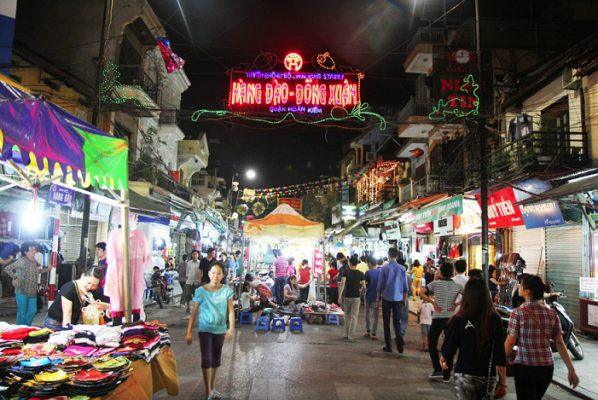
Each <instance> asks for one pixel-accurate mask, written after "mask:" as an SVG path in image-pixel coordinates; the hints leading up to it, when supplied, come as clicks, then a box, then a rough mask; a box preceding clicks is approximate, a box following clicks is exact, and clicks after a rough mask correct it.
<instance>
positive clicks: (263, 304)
mask: <svg viewBox="0 0 598 400" xmlns="http://www.w3.org/2000/svg"><path fill="white" fill-rule="evenodd" d="M258 284H260V283H259V282H258ZM260 285H262V286H265V285H264V284H260ZM251 286H252V284H251V283H249V282H245V283H244V284H243V292H242V293H241V312H242V313H257V317H256V319H255V321H256V322H257V318H259V317H261V316H262V313H263V312H264V309H265V308H276V307H278V306H277V305H276V304H274V303H270V302H269V301H268V300H267V299H266V301H262V300H261V295H260V294H259V292H258V294H256V295H252V294H250V291H251ZM266 289H267V288H266ZM256 300H259V302H260V303H259V304H255V305H253V306H252V305H251V302H252V301H256Z"/></svg>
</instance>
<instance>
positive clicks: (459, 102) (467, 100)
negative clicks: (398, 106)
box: [428, 75, 480, 121]
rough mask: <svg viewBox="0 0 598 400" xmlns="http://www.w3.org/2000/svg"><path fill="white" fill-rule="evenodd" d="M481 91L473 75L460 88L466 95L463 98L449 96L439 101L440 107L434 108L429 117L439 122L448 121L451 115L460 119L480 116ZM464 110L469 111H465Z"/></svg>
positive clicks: (464, 80)
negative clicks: (479, 91) (479, 93)
mask: <svg viewBox="0 0 598 400" xmlns="http://www.w3.org/2000/svg"><path fill="white" fill-rule="evenodd" d="M472 88H473V90H472ZM479 89H480V85H479V84H477V83H475V80H474V78H473V75H469V76H468V77H467V78H465V79H463V83H462V84H461V87H460V88H459V90H461V91H462V92H463V93H464V94H463V95H461V96H449V97H448V98H447V99H440V100H438V105H437V106H436V107H433V108H432V112H431V113H430V115H428V117H429V118H430V119H431V120H434V121H439V120H443V119H446V118H447V115H449V114H453V115H454V116H455V117H459V118H464V117H467V116H470V115H479V114H480V97H479V95H478V90H479ZM462 109H465V110H467V111H463V110H462Z"/></svg>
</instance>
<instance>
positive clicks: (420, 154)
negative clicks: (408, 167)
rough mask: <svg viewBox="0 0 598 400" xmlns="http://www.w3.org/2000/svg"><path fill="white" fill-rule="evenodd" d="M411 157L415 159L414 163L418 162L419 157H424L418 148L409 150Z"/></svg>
mask: <svg viewBox="0 0 598 400" xmlns="http://www.w3.org/2000/svg"><path fill="white" fill-rule="evenodd" d="M411 155H412V156H413V157H415V160H416V161H419V159H420V158H421V156H423V155H424V151H423V150H422V149H420V148H419V147H418V148H417V149H413V150H411Z"/></svg>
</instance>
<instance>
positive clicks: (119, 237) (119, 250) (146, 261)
mask: <svg viewBox="0 0 598 400" xmlns="http://www.w3.org/2000/svg"><path fill="white" fill-rule="evenodd" d="M123 243H124V238H123V230H122V229H115V230H113V231H112V232H111V233H110V237H109V238H108V245H107V248H106V254H107V264H108V265H109V267H108V269H107V270H106V285H105V287H104V293H105V294H106V296H108V297H110V307H111V309H112V316H113V317H116V318H118V317H124V315H125V313H124V310H125V305H124V298H125V288H124V276H123V273H124V262H123V261H124V259H123ZM152 267H153V262H152V257H151V252H150V248H149V245H148V242H147V239H146V238H145V234H144V233H143V232H142V231H141V230H139V229H135V230H132V231H131V232H130V233H129V273H130V278H129V279H130V282H131V309H132V311H131V313H132V314H139V313H140V312H141V307H142V301H143V291H144V290H145V289H146V282H145V271H146V270H147V271H151V270H152Z"/></svg>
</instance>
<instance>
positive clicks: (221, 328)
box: [187, 261, 235, 399]
mask: <svg viewBox="0 0 598 400" xmlns="http://www.w3.org/2000/svg"><path fill="white" fill-rule="evenodd" d="M208 275H209V277H210V282H209V283H207V284H205V285H204V286H202V287H200V288H199V289H197V290H196V291H195V296H194V297H193V301H194V304H193V311H192V312H191V318H189V326H188V327H187V344H188V345H191V342H192V339H193V335H192V329H193V324H194V322H195V318H196V317H197V314H198V313H199V347H200V349H201V369H202V372H203V379H204V384H205V387H206V399H219V398H221V395H220V393H218V391H217V390H214V381H215V380H216V373H217V372H218V367H220V359H221V357H222V347H223V345H224V339H229V340H231V339H232V338H233V333H234V331H235V311H234V309H233V291H232V290H231V288H229V287H228V286H224V285H223V284H222V283H220V282H221V281H222V278H224V265H223V264H222V262H220V261H217V262H215V263H214V264H212V265H211V267H210V272H209V274H208ZM227 315H228V321H229V328H228V329H227V328H226V317H227Z"/></svg>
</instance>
